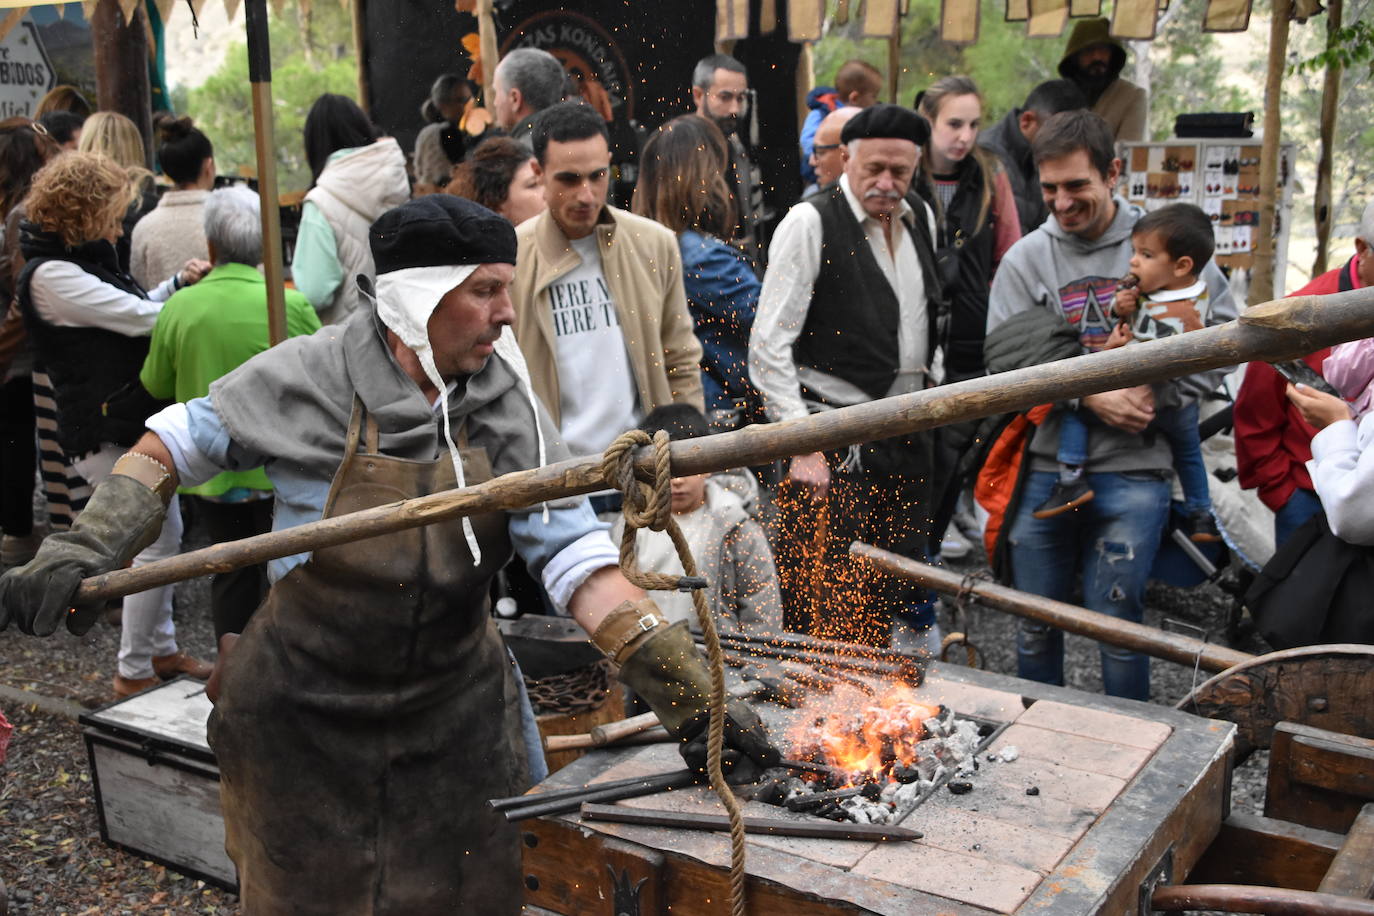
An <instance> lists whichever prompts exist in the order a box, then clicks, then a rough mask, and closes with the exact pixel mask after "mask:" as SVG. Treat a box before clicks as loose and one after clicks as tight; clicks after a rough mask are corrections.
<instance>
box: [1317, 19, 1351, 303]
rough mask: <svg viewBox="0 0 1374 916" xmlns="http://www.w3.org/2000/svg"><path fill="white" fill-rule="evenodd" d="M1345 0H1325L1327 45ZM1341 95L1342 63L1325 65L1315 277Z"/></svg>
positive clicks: (1322, 253) (1322, 251)
mask: <svg viewBox="0 0 1374 916" xmlns="http://www.w3.org/2000/svg"><path fill="white" fill-rule="evenodd" d="M1344 5H1345V0H1326V47H1327V48H1328V49H1330V48H1331V47H1332V46H1334V45H1335V43H1336V32H1337V31H1339V30H1340V27H1341V18H1342V15H1343V13H1344ZM1340 94H1341V64H1340V61H1336V60H1333V61H1331V63H1329V64H1327V65H1326V78H1325V79H1324V80H1323V81H1322V113H1321V138H1320V139H1321V147H1320V150H1319V152H1318V153H1317V191H1316V196H1315V197H1314V198H1313V200H1312V221H1313V223H1314V224H1315V226H1316V230H1317V254H1316V256H1315V257H1314V258H1313V259H1312V276H1314V277H1315V276H1317V275H1318V274H1323V273H1326V257H1327V253H1328V252H1327V249H1328V248H1329V247H1330V245H1331V218H1332V215H1333V214H1332V213H1331V146H1332V140H1333V138H1334V137H1335V134H1336V117H1337V115H1338V112H1337V107H1336V106H1337V103H1338V102H1339V101H1340V98H1339V97H1340Z"/></svg>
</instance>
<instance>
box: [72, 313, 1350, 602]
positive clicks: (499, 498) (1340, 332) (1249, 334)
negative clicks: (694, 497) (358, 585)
mask: <svg viewBox="0 0 1374 916" xmlns="http://www.w3.org/2000/svg"><path fill="white" fill-rule="evenodd" d="M1371 336H1374V287H1368V288H1366V289H1359V290H1352V291H1350V292H1345V293H1336V294H1334V295H1330V296H1301V297H1298V298H1295V299H1285V300H1282V301H1279V302H1269V303H1265V304H1264V305H1261V306H1257V307H1255V308H1252V309H1250V310H1248V311H1247V312H1246V314H1245V315H1244V316H1243V317H1242V318H1241V319H1239V320H1238V321H1232V322H1228V323H1227V324H1223V325H1218V326H1217V327H1212V328H1204V329H1202V330H1200V331H1193V332H1191V333H1188V334H1177V335H1174V336H1173V337H1167V338H1165V339H1163V340H1157V341H1153V342H1151V343H1146V344H1140V345H1139V346H1135V347H1122V348H1120V349H1116V350H1108V351H1104V352H1101V353H1093V354H1090V355H1087V356H1078V357H1074V358H1072V359H1065V360H1060V361H1059V362H1053V363H1046V364H1044V365H1041V366H1031V367H1029V368H1026V369H1018V370H1016V371H1014V372H1006V373H1003V374H1001V375H995V376H986V377H983V378H976V379H970V380H968V381H966V382H959V383H958V384H955V385H945V386H942V387H939V388H929V389H926V390H924V391H918V392H915V393H913V394H907V395H901V396H900V397H892V398H883V399H882V400H878V401H871V402H869V403H867V404H859V405H857V406H854V407H845V408H842V409H840V410H828V411H825V412H823V413H819V414H814V415H812V416H809V417H805V418H801V419H797V420H789V421H787V422H785V423H769V424H763V425H758V426H747V427H745V428H744V429H741V430H736V431H735V432H731V433H723V434H721V435H716V436H708V437H706V438H702V439H688V440H683V441H680V442H674V443H673V444H672V468H673V473H674V476H683V475H688V474H705V473H709V472H711V471H720V470H724V469H726V468H739V467H749V466H751V465H756V464H762V463H764V462H767V461H772V460H774V459H777V458H785V457H789V456H792V455H806V454H810V453H811V452H816V451H824V450H826V449H835V448H840V447H842V446H847V445H850V444H851V443H855V442H873V441H875V440H878V439H885V438H888V437H890V436H896V435H901V434H904V433H911V432H917V431H919V430H926V429H934V428H935V427H937V426H945V425H947V424H949V423H957V422H959V421H962V420H972V419H977V418H979V417H988V416H994V415H998V414H1003V413H1007V412H1009V411H1015V410H1026V409H1029V408H1031V407H1034V406H1036V405H1037V404H1046V403H1050V402H1053V401H1060V400H1067V399H1070V398H1078V397H1083V396H1084V395H1088V394H1093V393H1095V392H1099V391H1111V390H1115V389H1118V388H1127V387H1130V386H1133V385H1143V384H1148V383H1151V382H1159V381H1164V380H1165V379H1170V378H1177V377H1179V376H1183V375H1191V374H1193V373H1196V372H1202V371H1205V370H1208V369H1217V368H1221V367H1225V366H1234V365H1236V364H1238V363H1243V362H1249V361H1251V360H1269V361H1277V360H1285V359H1296V358H1298V357H1299V356H1302V355H1304V354H1307V353H1311V352H1313V351H1314V350H1320V349H1321V348H1322V347H1326V346H1331V345H1332V344H1336V343H1342V342H1344V341H1347V340H1357V339H1360V338H1364V337H1371ZM635 463H636V466H637V469H638V473H639V474H640V476H641V478H642V479H644V480H650V479H652V476H651V475H652V469H653V460H652V457H651V455H650V451H649V449H648V448H647V447H645V448H641V449H640V450H639V452H638V454H637V455H636V459H635ZM607 485H608V484H607V481H606V479H605V478H604V477H603V476H602V473H601V456H599V455H593V456H588V457H586V458H575V459H570V460H568V461H561V462H559V463H558V464H552V465H547V466H545V467H542V468H534V469H532V470H528V471H519V472H516V473H512V474H506V475H504V476H502V477H498V478H497V479H495V480H491V481H488V482H486V483H482V484H478V485H477V486H473V487H467V488H465V489H462V490H450V491H446V492H443V493H435V494H432V495H430V496H422V497H419V498H416V499H410V500H406V501H404V502H398V503H391V504H390V505H386V506H378V507H376V508H373V509H366V510H363V511H361V512H354V513H351V514H349V515H342V516H338V517H336V518H329V519H322V520H321V521H318V522H311V523H310V524H307V525H300V526H298V527H295V528H290V529H287V530H285V531H274V532H271V533H268V534H262V535H258V536H256V537H251V538H245V539H243V540H240V541H230V542H227V543H224V544H217V545H214V546H212V547H207V548H204V549H202V550H196V551H191V552H189V553H183V554H180V555H179V556H175V557H171V558H169V559H166V560H159V561H158V562H156V563H149V564H148V565H146V566H139V567H136V568H131V569H122V570H117V571H114V572H108V573H105V574H103V575H99V576H92V577H91V578H89V579H86V580H85V581H84V582H83V583H82V585H81V589H80V591H79V593H78V594H77V596H76V600H75V602H74V603H75V604H88V603H92V602H95V601H100V600H105V599H108V598H113V597H116V596H119V595H128V594H132V593H133V592H140V591H143V590H145V589H149V588H154V587H156V586H159V585H168V584H170V583H172V582H180V581H182V580H183V579H191V578H194V577H196V576H203V575H208V574H210V573H221V572H228V571H229V570H232V569H238V568H239V567H242V566H249V565H252V564H255V563H261V562H263V561H265V560H271V559H275V558H277V557H285V556H290V555H291V554H296V553H303V552H306V551H310V550H316V549H318V548H321V547H331V546H333V545H335V544H344V543H348V542H351V541H358V540H363V539H364V538H369V537H376V536H378V535H382V534H390V533H391V532H393V531H403V530H405V529H407V528H417V527H419V526H421V525H428V524H433V523H435V522H440V521H445V520H448V519H453V518H458V517H461V516H464V515H474V514H478V513H482V512H493V511H496V510H498V509H514V508H520V507H524V506H531V505H537V504H538V503H540V502H542V501H544V500H549V499H554V498H557V497H561V496H571V495H575V494H579V493H591V492H594V491H596V490H602V489H605V488H606V486H607Z"/></svg>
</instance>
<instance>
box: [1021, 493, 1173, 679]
mask: <svg viewBox="0 0 1374 916" xmlns="http://www.w3.org/2000/svg"><path fill="white" fill-rule="evenodd" d="M1087 476H1088V483H1089V484H1090V485H1091V486H1092V488H1093V492H1094V493H1095V494H1096V496H1095V497H1094V498H1093V499H1092V500H1091V501H1090V502H1088V503H1085V504H1084V505H1083V506H1081V507H1079V508H1078V509H1077V510H1075V511H1073V512H1066V513H1064V514H1063V515H1059V516H1056V517H1054V518H1044V519H1038V518H1035V517H1034V516H1032V515H1031V512H1032V511H1033V510H1034V509H1035V507H1036V506H1038V505H1040V504H1041V503H1042V502H1044V501H1045V500H1046V499H1047V498H1049V495H1050V490H1051V489H1053V487H1054V484H1055V481H1056V480H1057V479H1058V475H1057V474H1055V473H1054V472H1052V471H1035V472H1032V473H1031V475H1030V479H1029V480H1028V481H1027V482H1026V488H1025V492H1024V493H1022V495H1021V503H1020V510H1019V511H1018V512H1017V514H1016V519H1015V521H1014V522H1012V526H1011V535H1010V538H1011V566H1012V578H1013V580H1014V583H1015V586H1016V588H1018V589H1020V590H1022V591H1026V592H1030V593H1032V594H1036V595H1042V596H1044V597H1046V598H1053V599H1055V600H1057V601H1066V602H1069V603H1074V586H1075V584H1076V580H1077V578H1078V573H1079V572H1080V571H1081V572H1082V574H1083V606H1084V607H1087V608H1089V609H1091V610H1094V611H1098V612H1100V613H1103V614H1110V615H1111V616H1113V617H1119V618H1121V619H1123V620H1131V621H1135V622H1136V623H1139V622H1140V620H1141V618H1142V617H1143V615H1144V610H1145V582H1146V580H1147V579H1148V578H1149V575H1150V567H1151V566H1153V565H1154V559H1155V552H1156V551H1157V550H1158V549H1159V541H1160V537H1161V534H1162V532H1163V531H1164V524H1165V522H1166V521H1167V519H1168V512H1169V490H1170V482H1169V481H1168V480H1167V479H1164V478H1161V477H1159V476H1156V475H1153V474H1150V473H1114V474H1088V475H1087ZM1017 673H1018V674H1019V675H1020V676H1021V677H1023V678H1027V679H1029V680H1033V681H1042V682H1044V683H1047V684H1058V685H1063V683H1064V634H1063V633H1062V632H1060V631H1059V630H1057V629H1055V628H1053V627H1050V626H1047V625H1045V624H1043V623H1038V622H1036V621H1033V620H1028V619H1023V620H1022V621H1021V628H1020V633H1019V634H1018V637H1017ZM1102 681H1103V684H1104V686H1105V688H1106V692H1107V693H1108V695H1110V696H1117V697H1126V698H1128V699H1134V700H1148V699H1149V698H1150V659H1149V657H1148V656H1146V655H1142V654H1141V653H1139V652H1131V651H1128V650H1126V649H1119V648H1116V647H1115V646H1109V645H1106V644H1105V643H1104V644H1102Z"/></svg>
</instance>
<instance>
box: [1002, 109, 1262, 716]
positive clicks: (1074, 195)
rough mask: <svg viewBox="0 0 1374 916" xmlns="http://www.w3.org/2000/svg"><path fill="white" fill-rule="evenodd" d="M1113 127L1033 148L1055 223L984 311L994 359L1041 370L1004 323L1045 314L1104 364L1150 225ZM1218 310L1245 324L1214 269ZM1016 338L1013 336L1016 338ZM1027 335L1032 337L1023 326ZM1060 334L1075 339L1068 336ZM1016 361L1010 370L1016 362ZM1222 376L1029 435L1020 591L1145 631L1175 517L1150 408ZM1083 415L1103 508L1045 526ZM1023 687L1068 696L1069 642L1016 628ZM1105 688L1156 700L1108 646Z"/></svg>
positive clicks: (1098, 504)
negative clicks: (1144, 223)
mask: <svg viewBox="0 0 1374 916" xmlns="http://www.w3.org/2000/svg"><path fill="white" fill-rule="evenodd" d="M1113 147H1114V145H1113V143H1112V134H1111V129H1110V128H1109V127H1108V126H1107V123H1106V122H1105V121H1103V120H1102V119H1101V118H1099V117H1098V116H1097V115H1095V114H1093V113H1092V112H1090V111H1083V110H1078V111H1066V112H1063V113H1061V114H1057V115H1054V116H1053V117H1051V118H1050V119H1049V120H1048V121H1046V122H1045V124H1044V126H1043V127H1041V128H1040V131H1039V133H1037V134H1036V136H1035V142H1034V143H1033V144H1032V145H1031V153H1032V155H1033V156H1034V158H1035V165H1036V168H1038V169H1039V170H1040V187H1041V190H1042V192H1043V194H1044V197H1045V206H1046V207H1047V208H1048V209H1049V211H1050V218H1049V219H1047V220H1045V222H1044V223H1042V224H1041V225H1040V227H1039V228H1038V229H1036V230H1035V231H1034V232H1032V233H1030V234H1029V235H1027V236H1024V237H1023V238H1022V239H1021V240H1020V241H1019V242H1017V243H1016V244H1015V245H1013V246H1011V249H1010V250H1009V251H1008V252H1007V253H1006V255H1005V256H1004V257H1003V258H1002V263H1001V265H1000V266H999V267H998V268H997V275H996V276H995V277H994V278H993V281H992V293H991V295H990V296H989V299H988V326H987V327H988V346H987V350H988V355H989V363H990V364H991V363H992V362H993V356H994V355H995V353H994V351H996V355H998V356H1000V357H1001V358H1000V360H999V361H1000V362H1002V363H1003V364H1006V363H1007V362H1017V361H1021V364H1022V365H1029V364H1033V363H1034V362H1036V355H1040V354H1044V353H1045V352H1046V351H1045V349H1044V336H1047V335H1040V334H1038V333H1037V334H1030V333H1022V334H1021V336H1020V337H1019V338H1016V339H1012V340H1008V332H1005V331H1004V332H1002V333H1000V334H999V333H998V328H999V326H1000V325H1002V324H1003V323H1009V322H1010V321H1012V320H1016V321H1022V322H1024V321H1026V317H1027V316H1023V315H1022V313H1025V312H1030V311H1032V310H1035V309H1041V310H1043V311H1044V312H1045V313H1047V314H1042V315H1040V316H1038V317H1039V318H1043V319H1044V320H1043V322H1040V323H1038V324H1037V329H1044V328H1045V327H1046V326H1048V327H1049V328H1051V329H1052V328H1056V327H1062V326H1063V322H1067V323H1068V325H1069V327H1070V328H1072V330H1074V331H1076V332H1077V338H1078V343H1079V345H1080V346H1081V347H1082V348H1083V349H1084V350H1088V351H1093V350H1099V349H1101V348H1102V346H1103V345H1104V344H1105V343H1106V342H1107V338H1108V336H1109V334H1110V333H1111V331H1112V328H1113V327H1114V326H1115V324H1116V318H1115V317H1114V315H1113V313H1112V309H1111V306H1112V299H1113V297H1114V296H1115V295H1116V290H1117V284H1118V278H1120V277H1121V276H1122V275H1123V274H1125V273H1126V271H1127V268H1128V266H1129V264H1130V260H1131V234H1132V230H1133V229H1134V228H1135V224H1136V221H1137V220H1138V219H1140V217H1141V216H1142V215H1143V211H1142V210H1141V209H1140V208H1139V207H1136V206H1135V205H1133V204H1130V203H1127V202H1126V200H1124V199H1123V198H1122V197H1120V196H1119V195H1118V194H1116V184H1117V181H1118V180H1120V177H1121V160H1120V159H1117V158H1116V156H1115V152H1114V148H1113ZM1199 278H1200V279H1201V280H1202V281H1203V282H1205V283H1206V284H1207V291H1208V294H1209V296H1210V299H1211V302H1212V310H1211V314H1210V315H1209V317H1208V323H1210V324H1221V323H1222V322H1226V321H1230V320H1231V319H1232V318H1234V317H1235V315H1236V306H1235V303H1234V301H1233V300H1232V299H1231V291H1230V288H1229V287H1228V285H1227V282H1226V277H1225V276H1223V275H1222V273H1221V270H1220V269H1219V268H1218V267H1217V266H1216V262H1214V261H1209V262H1208V263H1207V266H1206V267H1205V268H1204V269H1203V270H1202V273H1201V275H1200V277H1199ZM1011 327H1013V328H1016V327H1018V325H1011ZM1021 327H1024V325H1021ZM1064 330H1066V331H1067V330H1069V328H1065V329H1064ZM1008 354H1010V357H1008ZM1222 375H1223V372H1222V370H1214V371H1210V372H1201V373H1198V374H1196V375H1189V376H1185V377H1184V378H1179V379H1175V380H1173V381H1171V382H1165V383H1161V384H1158V385H1154V386H1150V385H1138V386H1136V387H1134V388H1123V389H1120V390H1117V391H1104V392H1101V393H1099V394H1092V395H1088V396H1087V397H1085V398H1081V399H1079V400H1077V401H1066V402H1060V403H1058V404H1055V405H1054V409H1053V410H1052V411H1051V412H1050V413H1049V414H1048V416H1046V417H1045V418H1044V419H1043V421H1042V422H1041V423H1040V424H1039V426H1038V427H1037V428H1036V429H1035V430H1034V433H1033V436H1032V439H1031V444H1030V452H1029V456H1028V458H1027V461H1028V462H1029V464H1025V465H1023V467H1025V468H1026V472H1024V473H1022V474H1021V480H1020V482H1019V489H1020V495H1019V497H1013V502H1012V503H1011V505H1013V506H1016V507H1017V508H1016V509H1015V510H1013V511H1010V512H1008V514H1007V518H1006V520H1005V526H1006V532H1007V533H1006V535H1005V538H1006V539H1007V543H1008V544H1009V545H1010V552H1009V554H1010V560H1011V578H1012V584H1013V585H1014V586H1015V587H1016V588H1018V589H1021V590H1022V591H1026V592H1030V593H1031V594H1035V595H1042V596H1044V597H1046V598H1052V599H1054V600H1057V601H1073V600H1074V598H1075V590H1076V588H1077V586H1078V581H1079V576H1080V573H1081V577H1082V596H1083V600H1082V603H1083V606H1084V607H1087V608H1090V609H1092V610H1094V611H1098V612H1099V613H1103V614H1108V615H1110V616H1112V617H1116V618H1119V619H1122V620H1130V621H1134V622H1136V623H1139V622H1140V620H1141V617H1142V616H1143V613H1144V609H1145V607H1144V599H1145V583H1146V580H1147V579H1148V577H1149V574H1150V567H1151V566H1152V565H1153V564H1154V558H1155V553H1156V551H1157V550H1158V549H1159V544H1160V540H1161V537H1162V535H1163V533H1164V526H1165V524H1166V522H1167V521H1168V516H1169V496H1170V490H1171V488H1172V478H1173V474H1172V471H1171V468H1172V467H1173V458H1172V455H1171V454H1170V451H1169V444H1168V440H1167V439H1166V438H1165V437H1164V436H1162V435H1159V434H1158V433H1157V432H1156V431H1155V430H1152V429H1150V424H1151V422H1152V421H1153V420H1154V417H1155V408H1156V406H1158V407H1178V406H1181V405H1183V404H1186V403H1189V402H1191V401H1194V400H1197V399H1198V398H1200V397H1203V396H1205V395H1207V394H1208V393H1210V392H1211V391H1212V390H1213V389H1215V388H1216V387H1217V385H1218V384H1220V383H1221V377H1222ZM1069 410H1073V411H1076V412H1077V414H1078V416H1079V418H1080V419H1084V420H1086V421H1087V422H1090V423H1092V424H1093V426H1092V429H1093V434H1092V437H1091V445H1090V447H1089V450H1088V456H1087V461H1086V462H1085V465H1084V473H1085V474H1086V476H1087V478H1088V480H1089V482H1090V484H1091V486H1092V489H1093V492H1094V493H1095V494H1096V496H1095V497H1094V498H1093V499H1092V501H1091V502H1088V503H1085V504H1084V505H1083V506H1081V507H1080V508H1079V509H1078V510H1076V511H1074V512H1066V513H1063V514H1062V515H1057V516H1055V517H1053V518H1036V517H1035V515H1034V510H1035V509H1036V508H1037V507H1038V506H1039V505H1040V504H1041V503H1043V502H1044V501H1045V499H1046V498H1048V496H1049V494H1050V491H1051V490H1052V489H1053V488H1054V486H1055V483H1056V482H1057V481H1058V479H1059V474H1058V467H1059V466H1058V464H1057V462H1056V460H1055V456H1056V454H1057V453H1058V451H1059V429H1060V418H1061V417H1062V416H1063V414H1064V412H1066V411H1069ZM1017 656H1018V673H1019V674H1020V676H1021V677H1023V678H1027V679H1028V680H1034V681H1042V682H1044V683H1048V684H1059V685H1063V683H1064V634H1063V633H1062V632H1060V631H1059V630H1056V629H1053V628H1051V627H1049V626H1046V625H1045V624H1043V623H1039V622H1036V621H1031V620H1023V621H1021V632H1020V634H1019V638H1018V645H1017ZM1102 681H1103V685H1104V687H1105V689H1106V692H1107V693H1108V694H1109V695H1111V696H1118V697H1127V698H1129V699H1134V700H1148V699H1149V697H1150V660H1149V658H1148V657H1147V656H1145V655H1143V654H1141V653H1139V652H1132V651H1129V650H1126V649H1119V648H1115V647H1112V646H1107V645H1103V646H1102Z"/></svg>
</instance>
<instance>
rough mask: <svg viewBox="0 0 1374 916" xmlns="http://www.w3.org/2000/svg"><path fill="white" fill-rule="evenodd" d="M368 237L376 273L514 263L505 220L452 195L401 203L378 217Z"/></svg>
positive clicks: (512, 237) (512, 239) (512, 238)
mask: <svg viewBox="0 0 1374 916" xmlns="http://www.w3.org/2000/svg"><path fill="white" fill-rule="evenodd" d="M368 235H369V241H370V242H371V244H372V259H373V261H375V262H376V264H377V273H378V274H379V275H380V274H387V273H391V272H392V271H395V270H405V269H406V268H409V267H446V266H451V265H458V264H498V263H499V264H514V263H515V248H516V246H515V227H514V226H512V225H511V224H510V221H509V220H508V219H506V218H505V217H504V216H498V215H497V214H495V213H493V212H491V211H490V210H488V209H487V208H486V207H484V206H482V205H481V204H479V203H474V202H473V201H470V200H468V199H467V198H465V197H455V196H454V195H452V194H427V195H425V196H424V197H417V198H416V199H415V200H409V201H406V202H405V203H403V204H401V205H400V206H399V207H394V208H393V209H390V210H388V211H386V212H385V213H383V214H382V215H381V216H379V217H378V218H377V221H376V222H375V223H373V224H372V229H371V230H370V231H369V233H368Z"/></svg>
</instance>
